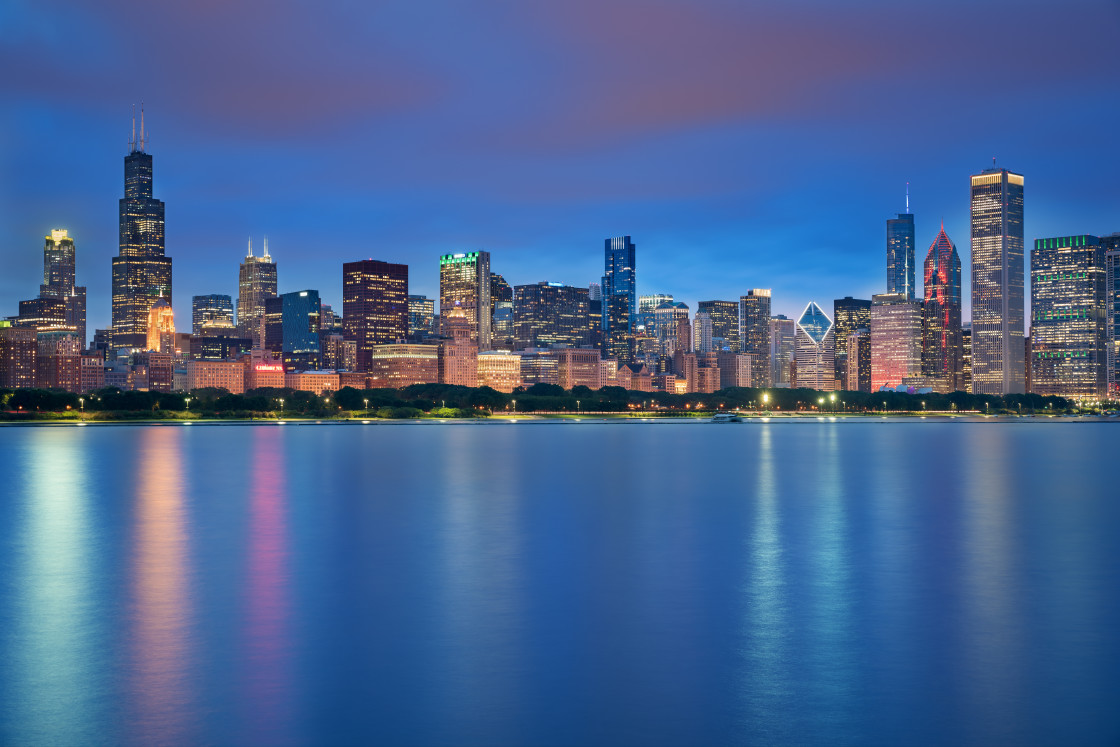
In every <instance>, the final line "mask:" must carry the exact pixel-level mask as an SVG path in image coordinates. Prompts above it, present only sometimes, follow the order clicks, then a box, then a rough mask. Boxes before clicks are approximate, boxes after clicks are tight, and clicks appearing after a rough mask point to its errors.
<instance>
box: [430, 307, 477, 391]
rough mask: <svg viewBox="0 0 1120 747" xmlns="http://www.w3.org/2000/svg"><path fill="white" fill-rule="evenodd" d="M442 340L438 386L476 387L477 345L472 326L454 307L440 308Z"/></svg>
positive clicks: (466, 317) (458, 308)
mask: <svg viewBox="0 0 1120 747" xmlns="http://www.w3.org/2000/svg"><path fill="white" fill-rule="evenodd" d="M440 316H441V317H443V323H444V339H443V340H441V341H440V343H439V383H441V384H451V385H454V386H469V387H476V386H478V345H477V344H476V343H475V341H474V338H473V334H472V333H473V332H474V331H475V325H474V324H473V323H472V322H471V320H470V318H469V317H468V316H467V314H466V312H465V311H464V310H463V309H462V308H461V307H460V306H459V305H458V304H456V305H455V306H453V307H452V308H450V309H446V308H445V307H443V306H441V307H440Z"/></svg>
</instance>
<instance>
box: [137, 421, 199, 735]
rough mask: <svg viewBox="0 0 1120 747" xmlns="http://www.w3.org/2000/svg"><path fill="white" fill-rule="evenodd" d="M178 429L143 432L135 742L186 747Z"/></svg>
mask: <svg viewBox="0 0 1120 747" xmlns="http://www.w3.org/2000/svg"><path fill="white" fill-rule="evenodd" d="M183 433H184V431H183V430H181V429H178V428H154V427H147V428H144V429H143V436H142V438H141V440H140V447H139V450H138V455H137V458H138V469H137V475H138V482H137V486H136V494H135V500H136V510H135V516H136V526H135V539H134V542H133V547H134V551H133V554H132V568H131V573H130V577H131V579H132V609H131V614H130V616H129V619H130V622H131V633H132V635H131V641H130V644H131V645H130V648H131V654H132V658H133V661H134V666H133V677H132V680H133V686H132V693H131V695H132V701H133V703H134V707H135V713H136V718H135V720H134V723H133V727H134V728H135V729H136V732H137V733H136V735H135V736H136V740H137V741H139V742H142V743H148V744H152V743H157V742H158V743H185V742H187V741H190V739H189V734H188V729H189V727H190V724H189V720H190V719H189V713H190V712H191V709H190V705H191V701H192V695H191V692H190V687H189V681H188V679H189V672H188V666H189V662H190V657H191V645H190V643H191V642H190V630H189V625H190V615H191V607H190V590H189V587H188V579H187V562H188V557H187V554H188V539H189V538H188V531H187V524H186V517H185V512H184V507H183V495H184V489H183V488H184V486H183V469H182V447H183V444H182V443H181V442H182V439H183V435H182V434H183Z"/></svg>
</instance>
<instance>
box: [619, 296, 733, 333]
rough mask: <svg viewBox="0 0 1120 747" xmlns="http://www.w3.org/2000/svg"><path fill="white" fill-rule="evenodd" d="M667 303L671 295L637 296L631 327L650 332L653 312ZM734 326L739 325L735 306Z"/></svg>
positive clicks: (671, 298) (671, 300) (670, 301)
mask: <svg viewBox="0 0 1120 747" xmlns="http://www.w3.org/2000/svg"><path fill="white" fill-rule="evenodd" d="M666 301H668V302H669V303H672V302H673V294H672V293H650V294H647V295H643V296H638V317H637V319H634V320H632V321H633V324H632V325H631V326H632V327H635V328H636V327H644V328H645V329H646V331H647V332H650V333H651V334H652V332H651V331H650V326H651V323H652V322H653V312H654V310H655V309H656V308H657V307H658V306H660V305H661V304H663V303H665V302H666ZM735 324H736V325H738V324H739V306H738V304H736V305H735Z"/></svg>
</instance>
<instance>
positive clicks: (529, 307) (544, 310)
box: [513, 282, 607, 350]
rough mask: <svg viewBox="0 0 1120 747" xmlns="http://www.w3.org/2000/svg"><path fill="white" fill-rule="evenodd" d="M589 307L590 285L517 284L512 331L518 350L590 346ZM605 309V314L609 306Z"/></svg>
mask: <svg viewBox="0 0 1120 747" xmlns="http://www.w3.org/2000/svg"><path fill="white" fill-rule="evenodd" d="M589 306H590V299H588V297H587V288H579V287H576V286H572V285H564V284H563V283H547V282H542V283H537V284H536V285H518V286H515V287H514V289H513V330H514V340H515V344H516V346H517V349H518V350H524V349H525V348H545V347H549V346H550V345H568V346H570V347H578V346H580V345H590V344H591V336H590V335H589V334H588V330H587V320H588V315H589ZM603 311H604V315H605V314H606V311H607V309H606V308H604V309H603Z"/></svg>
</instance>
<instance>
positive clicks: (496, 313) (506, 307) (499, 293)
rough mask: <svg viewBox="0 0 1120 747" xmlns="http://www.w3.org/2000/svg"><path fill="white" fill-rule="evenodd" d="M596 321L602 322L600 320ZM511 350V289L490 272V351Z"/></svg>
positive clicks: (495, 274) (512, 346)
mask: <svg viewBox="0 0 1120 747" xmlns="http://www.w3.org/2000/svg"><path fill="white" fill-rule="evenodd" d="M598 321H599V322H602V320H601V319H599V320H598ZM601 326H602V325H601V324H600V327H601ZM513 348H514V344H513V288H512V287H511V286H510V284H509V283H507V282H506V279H505V278H504V277H502V276H501V275H498V274H497V273H494V272H491V273H490V349H491V350H513Z"/></svg>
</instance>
